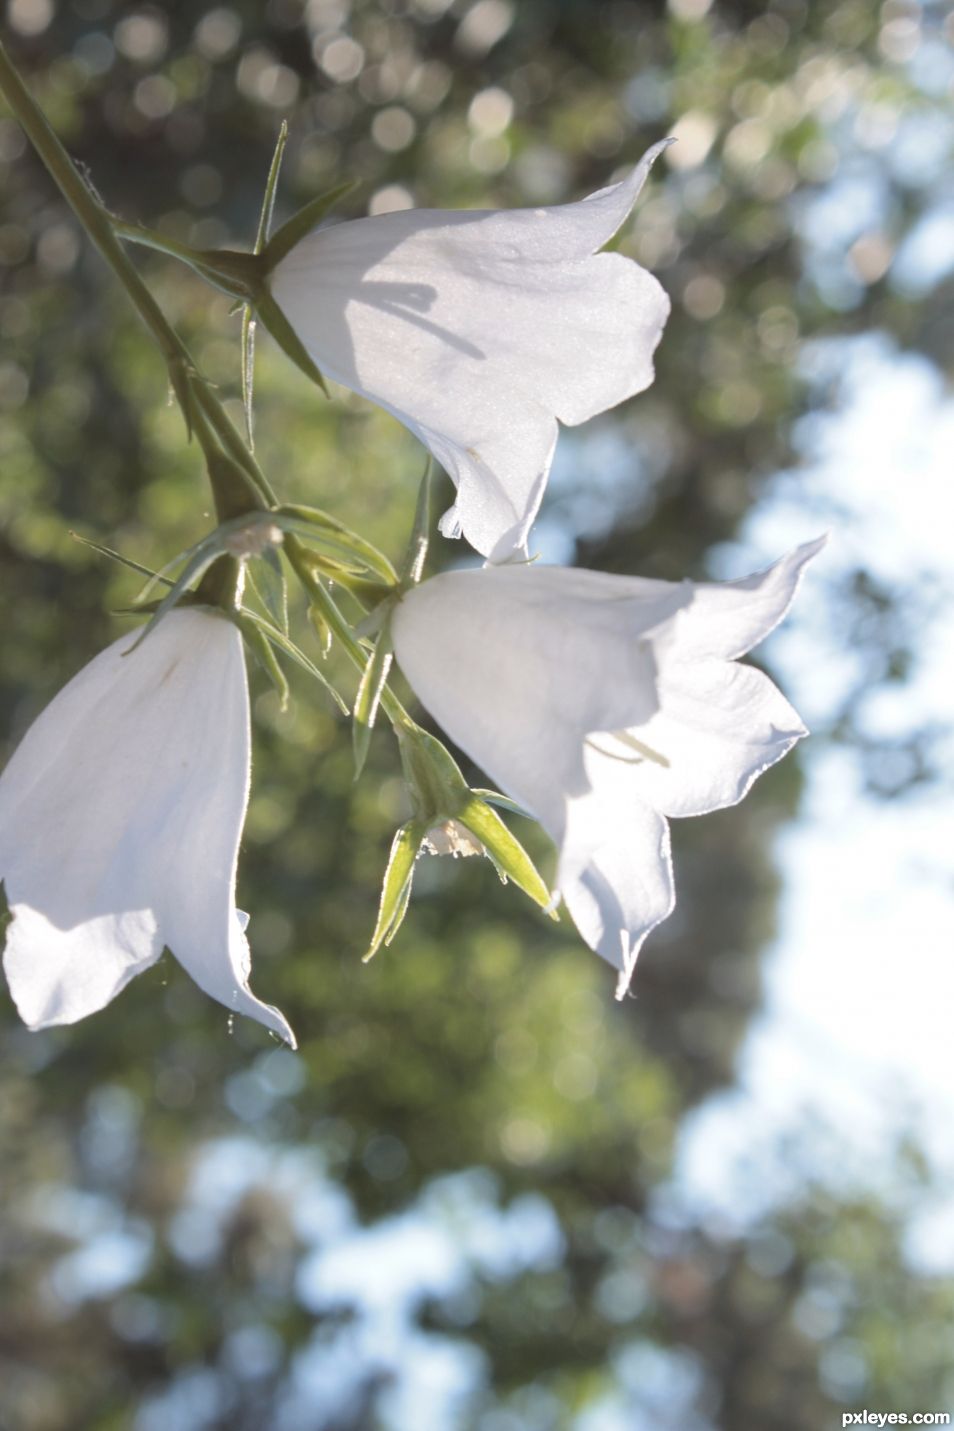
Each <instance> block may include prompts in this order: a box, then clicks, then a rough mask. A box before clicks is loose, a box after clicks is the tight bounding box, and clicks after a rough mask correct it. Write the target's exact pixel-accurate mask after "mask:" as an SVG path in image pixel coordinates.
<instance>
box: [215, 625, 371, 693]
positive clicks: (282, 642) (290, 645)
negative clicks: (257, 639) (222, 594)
mask: <svg viewBox="0 0 954 1431" xmlns="http://www.w3.org/2000/svg"><path fill="white" fill-rule="evenodd" d="M233 620H235V621H236V623H237V624H238V626H239V629H240V630H241V629H242V623H243V622H245V621H251V622H253V623H254V624H255V625H256V626H258V627H259V628H260V629H261V631H262V632H263V633H264V635H265V636H266V637H267V638H268V640H269V641H270V642H271V643H272V645H273V646H274V647H276V648H277V650H279V651H283V652H284V654H285V655H286V656H288V657H289V658H290V659H291V660H292V661H294V662H295V664H296V665H298V666H301V668H302V670H303V671H307V672H308V674H309V676H314V678H315V680H316V681H317V682H318V683H319V685H321V686H323V687H324V689H325V690H326V691H327V692H328V694H329V696H330V697H331V699H332V700H333V701H334V703H335V705H336V706H337V707H338V709H339V710H340V712H341V714H342V715H343V716H349V715H350V714H351V712H350V710H349V709H348V704H347V702H346V701H345V699H344V697H343V696H342V695H341V694H340V693H339V692H338V691H337V690H336V689H335V687H334V686H333V685H332V684H331V682H330V681H329V680H328V677H327V676H326V675H324V674H323V672H321V671H319V669H318V667H317V666H316V665H315V663H314V661H312V660H310V659H309V657H308V656H306V655H305V653H304V651H302V650H301V649H300V648H299V647H298V646H296V645H295V643H294V641H292V640H291V638H290V637H289V636H286V635H285V634H284V633H283V632H281V631H279V629H278V627H277V626H273V625H272V623H271V622H270V621H266V619H265V617H264V616H259V614H258V612H257V611H249V609H248V607H244V608H243V610H242V611H240V612H235V613H233Z"/></svg>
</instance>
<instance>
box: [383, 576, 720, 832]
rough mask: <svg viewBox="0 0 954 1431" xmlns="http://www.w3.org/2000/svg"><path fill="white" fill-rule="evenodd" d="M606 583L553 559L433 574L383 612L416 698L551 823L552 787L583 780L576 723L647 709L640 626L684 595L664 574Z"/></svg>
mask: <svg viewBox="0 0 954 1431" xmlns="http://www.w3.org/2000/svg"><path fill="white" fill-rule="evenodd" d="M590 577H595V578H596V580H593V581H591V580H589V579H588V578H590ZM608 581H609V582H612V581H613V578H604V577H601V576H600V575H599V574H598V573H588V572H568V571H566V570H564V569H562V568H558V567H539V566H529V567H528V566H505V567H486V568H484V569H483V570H480V571H457V572H447V573H445V574H444V575H442V576H438V577H434V578H433V579H432V580H430V581H426V582H424V583H422V585H421V586H419V587H416V588H415V589H414V590H413V591H410V592H408V593H407V595H406V596H405V597H404V598H403V600H402V601H401V602H400V604H399V605H398V606H397V607H396V609H395V612H394V616H393V618H392V627H391V631H392V637H393V641H394V649H395V654H396V656H397V660H398V663H399V664H400V666H401V668H402V670H403V671H404V674H405V675H406V676H407V678H408V680H409V681H410V683H411V685H412V686H413V688H414V690H415V692H416V694H417V696H418V697H419V699H420V700H421V701H422V702H423V704H424V705H425V707H426V708H427V709H428V710H429V711H430V713H431V715H432V716H433V717H434V719H435V720H437V721H438V722H439V723H440V724H441V725H442V726H443V727H444V729H445V730H446V731H447V732H448V734H449V735H450V736H451V737H452V739H453V740H454V741H455V742H456V743H457V744H458V745H459V746H460V747H461V748H462V749H463V750H465V751H466V752H467V754H468V755H470V756H471V758H472V759H473V760H475V761H476V762H477V764H478V765H480V766H481V768H482V769H483V770H485V771H487V773H488V774H489V775H491V776H492V777H493V779H494V780H495V781H496V782H497V784H498V785H499V786H500V787H501V789H503V790H504V791H505V792H506V793H507V794H508V795H510V796H512V797H513V799H515V800H517V801H518V802H519V803H520V804H521V805H523V806H524V807H525V808H526V809H528V810H530V811H531V812H532V813H534V814H535V815H536V816H537V818H538V819H540V820H542V821H543V822H544V824H545V825H547V827H548V828H549V829H550V830H551V833H553V832H554V831H557V830H559V829H560V828H561V827H562V820H563V807H564V801H565V798H566V796H567V795H572V794H578V793H581V792H582V791H583V790H585V788H586V774H585V770H584V764H583V759H584V744H583V742H584V739H585V736H586V734H587V732H588V731H591V730H593V729H596V728H602V726H603V725H604V724H605V723H606V721H607V719H608V718H611V723H612V724H614V725H615V726H616V727H621V726H624V725H631V724H636V723H638V722H640V721H643V720H646V719H648V718H649V716H650V714H651V713H652V711H653V710H654V709H655V708H656V703H657V698H656V685H655V674H656V667H655V660H654V657H653V646H652V639H651V637H652V633H653V632H654V631H655V630H656V628H657V627H658V626H660V625H664V624H665V623H666V622H668V621H669V620H670V619H671V617H672V615H673V612H674V611H675V610H677V609H679V607H680V606H681V605H683V604H685V602H686V601H688V600H689V599H690V596H691V590H690V589H688V588H687V589H684V588H682V587H680V586H674V585H668V584H664V583H658V584H657V583H654V584H653V590H652V594H651V595H646V594H644V592H643V588H642V587H639V588H638V593H637V594H633V593H631V592H630V591H628V590H625V589H624V588H625V582H623V581H621V580H620V579H619V578H617V579H616V581H617V583H618V584H617V585H616V586H615V587H613V588H612V590H613V591H614V596H613V597H612V598H610V599H607V596H606V591H607V587H606V582H608ZM657 588H658V589H657ZM556 837H557V838H559V835H558V834H557V835H556Z"/></svg>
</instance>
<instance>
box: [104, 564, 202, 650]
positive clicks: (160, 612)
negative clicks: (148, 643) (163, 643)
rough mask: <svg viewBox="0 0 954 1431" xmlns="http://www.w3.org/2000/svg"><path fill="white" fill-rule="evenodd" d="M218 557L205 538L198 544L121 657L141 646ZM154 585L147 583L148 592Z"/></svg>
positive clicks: (158, 578)
mask: <svg viewBox="0 0 954 1431" xmlns="http://www.w3.org/2000/svg"><path fill="white" fill-rule="evenodd" d="M219 555H220V553H219V552H218V551H217V550H216V549H215V548H214V547H210V543H209V539H208V538H206V540H205V541H204V542H200V543H199V546H198V549H197V550H196V553H195V555H194V556H193V558H192V560H191V561H189V562H187V563H186V565H185V566H184V567H183V569H182V572H181V574H180V575H179V577H178V578H177V579H176V581H175V582H173V584H172V586H170V588H169V590H168V591H167V592H166V595H165V596H164V597H163V598H162V600H161V601H160V603H159V605H158V606H157V607H156V609H155V611H154V612H153V613H152V615H151V616H150V618H149V620H148V621H147V622H146V624H145V626H144V627H143V628H142V630H141V631H140V633H139V635H138V636H137V638H136V640H135V641H134V642H133V644H132V645H131V646H130V648H129V650H128V651H124V652H123V655H125V656H131V655H132V653H133V651H135V650H137V649H138V648H139V647H140V646H141V645H142V643H143V641H145V639H146V637H147V636H148V635H149V633H150V631H152V630H153V628H154V627H156V626H158V625H159V622H160V621H161V620H162V618H163V617H164V616H165V615H166V613H167V612H169V611H171V610H172V608H173V607H174V606H175V605H176V603H177V602H178V601H179V600H180V599H181V598H182V597H183V596H184V595H185V594H186V592H187V590H188V588H189V586H190V584H191V583H192V582H193V581H200V580H201V579H202V577H203V576H204V575H205V573H206V572H207V571H208V569H209V567H210V566H211V565H212V563H213V562H214V561H215V560H216V559H217V558H218V556H219ZM161 579H162V578H161V576H160V577H157V578H156V580H161ZM154 585H155V582H154V581H153V582H149V583H147V588H148V590H150V591H151V590H152V587H153V586H154Z"/></svg>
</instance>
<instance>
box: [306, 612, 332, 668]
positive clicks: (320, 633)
mask: <svg viewBox="0 0 954 1431" xmlns="http://www.w3.org/2000/svg"><path fill="white" fill-rule="evenodd" d="M308 616H309V619H310V621H311V624H312V626H314V628H315V634H316V635H317V637H318V645H319V647H320V648H321V654H322V656H327V655H329V653H330V651H331V643H332V641H333V640H334V636H333V633H332V630H331V627H330V626H329V625H328V623H327V621H326V620H325V618H324V616H323V615H322V613H321V612H320V611H319V610H318V607H317V606H309V608H308Z"/></svg>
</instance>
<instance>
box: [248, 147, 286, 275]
mask: <svg viewBox="0 0 954 1431" xmlns="http://www.w3.org/2000/svg"><path fill="white" fill-rule="evenodd" d="M287 143H288V121H287V120H285V119H283V120H282V122H281V124H280V125H279V129H278V138H277V139H276V140H275V148H274V150H273V152H272V162H271V163H270V164H269V166H268V178H267V179H266V180H265V193H264V195H263V196H262V209H261V213H260V214H259V216H258V232H257V233H256V235H255V248H254V250H253V252H254V253H261V252H262V251H263V250H264V248H265V246H266V244H267V243H268V231H269V229H270V228H271V226H272V214H273V212H274V210H275V195H276V193H277V192H278V176H279V174H280V173H281V170H282V158H283V157H284V154H285V145H286V144H287Z"/></svg>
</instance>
